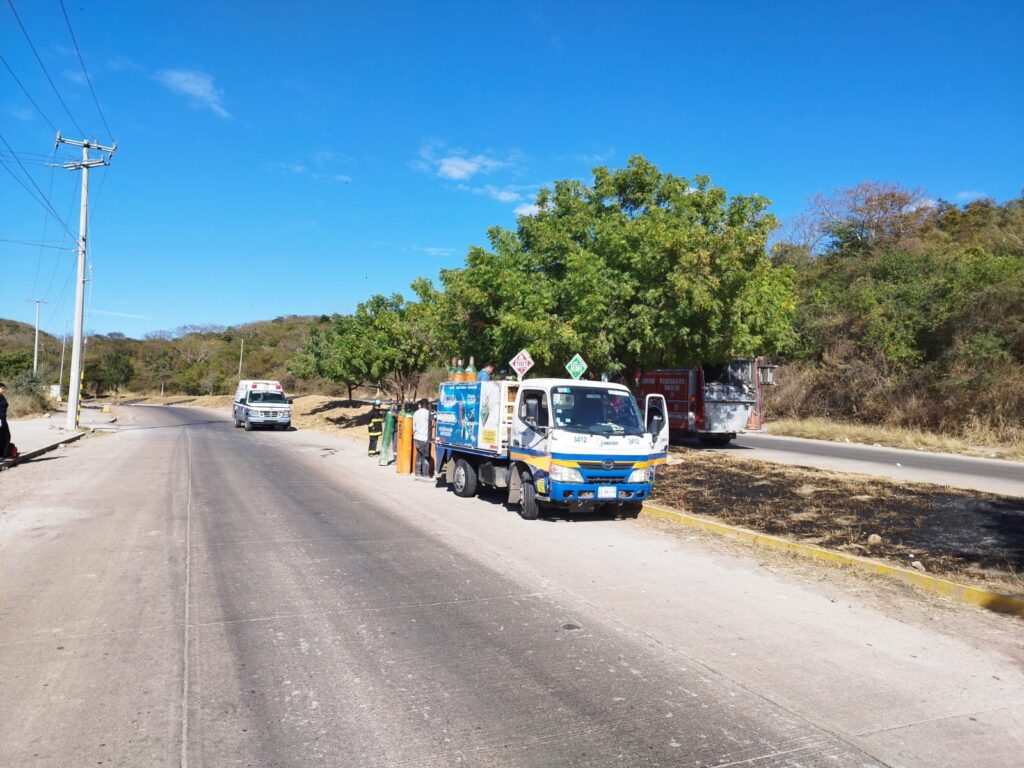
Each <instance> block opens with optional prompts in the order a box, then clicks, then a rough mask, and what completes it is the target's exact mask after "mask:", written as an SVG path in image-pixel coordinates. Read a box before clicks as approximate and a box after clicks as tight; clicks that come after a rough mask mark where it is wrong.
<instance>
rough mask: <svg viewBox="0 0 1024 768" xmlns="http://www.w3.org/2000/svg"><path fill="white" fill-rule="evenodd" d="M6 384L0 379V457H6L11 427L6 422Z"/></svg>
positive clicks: (9, 445)
mask: <svg viewBox="0 0 1024 768" xmlns="http://www.w3.org/2000/svg"><path fill="white" fill-rule="evenodd" d="M6 394H7V385H6V384H4V383H3V382H2V381H0V459H6V458H7V451H8V450H10V447H11V427H10V425H9V424H8V423H7V398H6V397H5V395H6Z"/></svg>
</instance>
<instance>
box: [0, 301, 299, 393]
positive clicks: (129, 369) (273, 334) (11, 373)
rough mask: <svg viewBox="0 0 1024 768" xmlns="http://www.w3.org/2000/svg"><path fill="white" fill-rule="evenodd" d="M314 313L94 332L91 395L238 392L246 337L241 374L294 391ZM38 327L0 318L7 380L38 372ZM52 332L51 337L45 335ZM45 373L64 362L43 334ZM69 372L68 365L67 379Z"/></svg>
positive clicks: (88, 375)
mask: <svg viewBox="0 0 1024 768" xmlns="http://www.w3.org/2000/svg"><path fill="white" fill-rule="evenodd" d="M313 320H316V318H315V317H309V316H297V315H290V316H287V317H277V318H274V319H273V320H263V321H257V322H251V323H244V324H240V325H237V326H231V327H224V326H217V325H188V326H183V327H181V328H178V329H175V330H173V331H161V332H157V333H152V334H147V336H146V337H145V338H143V339H133V338H129V337H127V336H124V335H123V334H120V333H109V334H95V335H91V336H88V337H87V339H86V348H85V386H86V390H87V391H88V392H108V391H117V390H122V391H123V390H126V389H131V390H132V391H136V392H151V393H154V392H160V391H161V390H165V391H167V392H177V393H182V394H189V395H202V394H218V393H223V392H228V391H231V390H233V389H234V385H235V382H236V381H237V379H238V365H239V353H240V352H241V351H242V343H243V340H244V347H245V349H244V355H243V357H242V373H243V376H244V377H247V378H270V379H278V380H281V381H284V382H285V383H286V385H287V386H288V388H289V389H290V390H292V391H295V390H296V389H297V388H299V387H300V386H301V385H302V383H300V382H297V381H296V380H295V378H294V377H293V376H291V374H289V373H288V371H287V368H286V366H287V363H288V361H289V360H290V359H291V358H292V357H293V356H294V355H295V353H296V351H297V350H298V349H299V348H300V347H301V345H302V343H303V341H304V340H305V338H306V335H307V328H308V326H309V323H310V322H311V321H313ZM33 333H34V331H33V328H32V326H30V325H27V324H25V323H19V322H17V321H14V320H0V377H7V378H10V379H17V377H18V376H19V374H23V373H24V372H25V365H24V363H25V360H26V355H27V360H28V368H29V369H31V360H32V339H33ZM44 337H45V338H44ZM41 339H42V342H41V344H40V346H41V348H42V354H41V357H40V376H39V378H40V379H41V380H42V381H43V382H44V383H45V382H50V381H55V380H56V378H57V375H58V371H59V367H60V339H57V338H54V337H53V336H50V335H48V334H44V335H41ZM66 376H67V370H66V369H65V377H66Z"/></svg>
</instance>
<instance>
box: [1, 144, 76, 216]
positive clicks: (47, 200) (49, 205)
mask: <svg viewBox="0 0 1024 768" xmlns="http://www.w3.org/2000/svg"><path fill="white" fill-rule="evenodd" d="M0 141H2V142H3V143H4V146H6V147H7V149H8V150H10V152H11V154H14V150H13V149H11V145H10V144H8V143H7V139H5V138H4V135H3V134H2V133H0ZM14 159H15V161H16V162H17V163H18V165H20V166H21V170H22V171H24V172H25V176H26V177H27V178H28V180H29V181H31V182H32V186H33V187H35V188H36V191H37V192H38V193H39V196H40V197H41V198H42V201H39V200H37V201H36V202H40V204H41V205H42V206H43V207H44V208H46V209H47V210H49V211H50V213H52V214H53V218H55V219H56V220H57V221H59V222H60V223H61V226H62V227H64V229H66V230H67V231H68V234H71V235H73V234H74V233H72V232H71V229H70V228H69V227H68V225H67V224H66V223H65V222H64V220H63V219H62V218H61V217H60V214H59V213H57V209H56V208H54V207H53V203H51V202H50V198H48V197H47V196H46V195H45V194H43V190H41V189H40V188H39V185H38V184H36V180H35V179H33V178H32V175H31V174H30V173H29V172H28V169H27V168H26V167H25V166H24V165H22V163H21V160H20V159H18V156H17V155H14ZM0 162H3V161H2V160H0ZM4 168H7V165H6V164H5V165H4ZM7 170H8V172H9V173H10V174H11V175H12V176H14V178H16V179H17V178H18V177H17V176H15V175H14V172H13V171H11V169H10V168H7ZM18 181H19V182H20V181H21V179H18ZM22 186H23V187H24V186H25V185H24V184H22ZM26 189H28V188H27V187H26ZM30 194H31V192H30ZM33 197H35V195H33Z"/></svg>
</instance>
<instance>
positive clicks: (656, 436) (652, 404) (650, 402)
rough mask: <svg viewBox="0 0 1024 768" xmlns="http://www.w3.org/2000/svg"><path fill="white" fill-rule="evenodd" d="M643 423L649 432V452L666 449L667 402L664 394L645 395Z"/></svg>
mask: <svg viewBox="0 0 1024 768" xmlns="http://www.w3.org/2000/svg"><path fill="white" fill-rule="evenodd" d="M644 425H645V429H646V431H647V432H650V433H651V452H652V453H661V452H662V451H667V450H668V438H669V433H668V404H667V403H666V402H665V396H664V395H647V397H646V398H644Z"/></svg>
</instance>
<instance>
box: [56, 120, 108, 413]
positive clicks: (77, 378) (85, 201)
mask: <svg viewBox="0 0 1024 768" xmlns="http://www.w3.org/2000/svg"><path fill="white" fill-rule="evenodd" d="M57 144H69V145H71V146H72V147H81V148H82V159H81V160H75V161H72V162H69V163H64V165H63V167H64V168H66V169H68V170H69V171H81V172H82V212H81V216H80V217H79V220H78V280H77V282H76V284H75V338H74V341H73V342H72V344H71V379H70V381H69V384H68V420H67V424H66V428H67V429H69V430H74V429H78V416H79V413H80V411H81V409H82V403H81V397H82V379H83V377H84V375H85V372H84V371H83V369H82V330H83V326H84V324H85V244H86V231H87V229H88V225H89V169H90V168H98V167H100V166H103V165H110V158H111V156H112V155H113V154H114V153H115V152H116V151H117V144H115V145H114V146H112V147H104V146H101V145H99V144H97V143H96V142H95V141H89V140H88V139H84V140H82V141H73V140H71V139H65V138H64V137H62V136H61V135H60V132H59V131H58V133H57V141H56V143H55V144H54V147H56V146H57ZM90 149H95V150H96V151H97V152H106V153H107V156H106V157H102V156H101V157H95V158H94V157H89V150H90Z"/></svg>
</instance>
